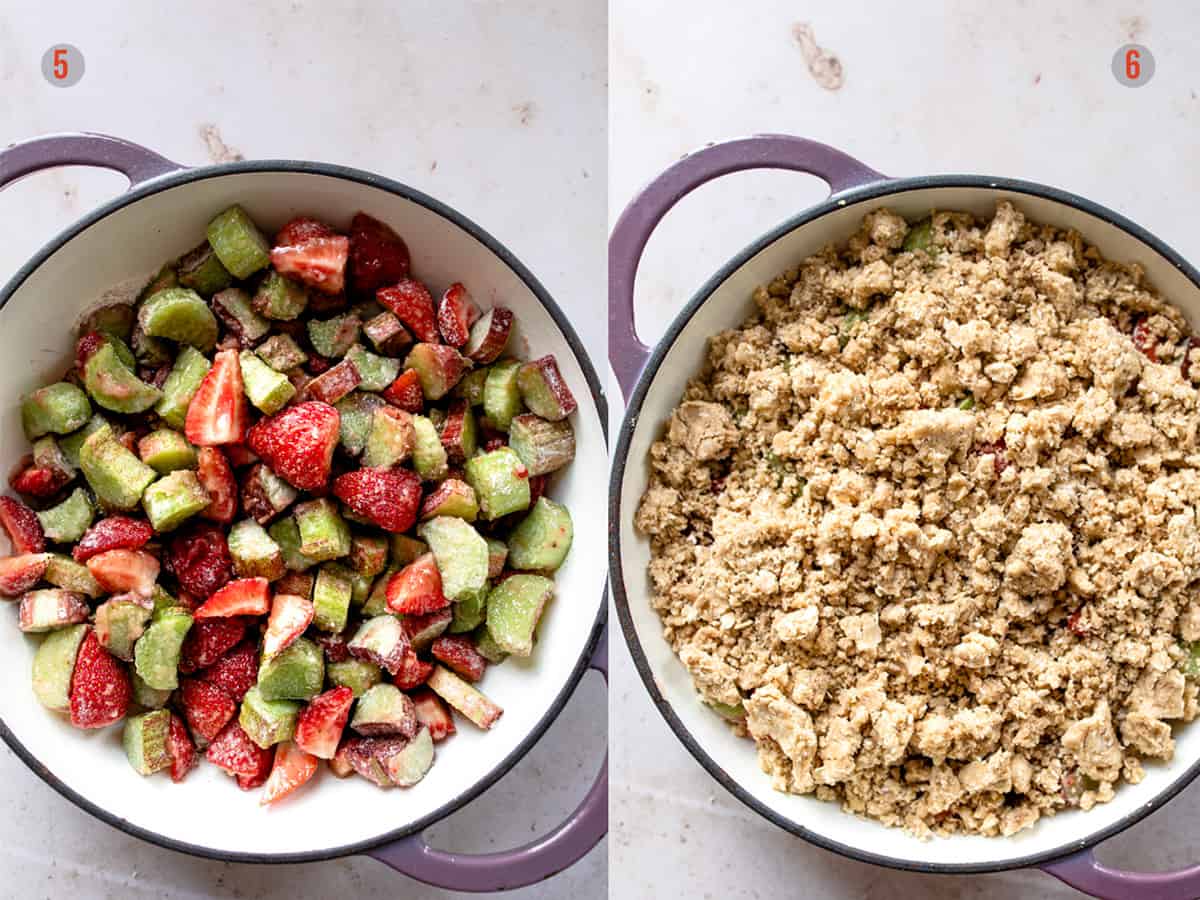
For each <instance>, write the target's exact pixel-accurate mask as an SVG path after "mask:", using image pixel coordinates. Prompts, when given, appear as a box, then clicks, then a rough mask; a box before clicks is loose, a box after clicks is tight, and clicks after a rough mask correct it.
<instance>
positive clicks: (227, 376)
mask: <svg viewBox="0 0 1200 900" xmlns="http://www.w3.org/2000/svg"><path fill="white" fill-rule="evenodd" d="M248 424H249V418H248V411H247V408H246V394H245V391H244V388H243V386H242V368H241V364H240V363H239V362H238V352H237V351H236V350H221V351H219V352H218V353H217V355H216V357H215V358H214V359H213V364H212V368H211V369H209V370H208V374H207V375H205V376H204V380H203V381H201V382H200V387H199V388H197V389H196V393H195V394H194V395H193V396H192V402H191V403H190V404H188V410H187V418H186V419H185V420H184V426H183V430H184V434H186V435H187V439H188V440H189V441H191V442H192V443H193V444H195V445H196V446H197V447H212V446H215V445H217V444H240V443H241V442H242V441H243V440H244V439H245V436H246V426H247V425H248Z"/></svg>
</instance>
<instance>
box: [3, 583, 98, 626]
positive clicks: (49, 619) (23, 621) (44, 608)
mask: <svg viewBox="0 0 1200 900" xmlns="http://www.w3.org/2000/svg"><path fill="white" fill-rule="evenodd" d="M89 612H90V610H89V609H88V607H87V603H86V602H85V598H84V596H83V594H76V593H74V592H72V591H64V590H63V589H62V588H43V589H41V590H36V591H26V592H25V593H24V594H22V595H21V608H20V611H19V614H18V623H19V624H18V627H19V628H20V629H21V631H23V632H25V633H26V634H41V633H42V632H45V631H57V630H58V629H60V628H65V627H67V626H68V625H77V624H79V623H80V622H84V621H86V620H87V618H88V614H89Z"/></svg>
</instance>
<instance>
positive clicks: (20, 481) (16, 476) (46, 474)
mask: <svg viewBox="0 0 1200 900" xmlns="http://www.w3.org/2000/svg"><path fill="white" fill-rule="evenodd" d="M71 477H72V476H71V475H70V474H69V473H67V472H63V471H61V470H59V469H51V468H49V467H48V466H35V465H32V464H29V465H25V466H22V467H21V468H20V469H18V470H17V471H16V472H14V473H13V474H12V475H11V476H10V477H9V479H8V486H9V487H10V488H12V489H13V490H14V491H16V492H17V493H18V494H24V495H25V496H27V497H36V498H38V499H39V500H46V499H48V498H50V497H53V496H54V495H55V494H57V493H58V492H59V491H61V490H62V489H63V487H65V486H66V485H67V484H69V483H70V481H71Z"/></svg>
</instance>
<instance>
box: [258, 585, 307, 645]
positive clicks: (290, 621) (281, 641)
mask: <svg viewBox="0 0 1200 900" xmlns="http://www.w3.org/2000/svg"><path fill="white" fill-rule="evenodd" d="M312 619H313V605H312V601H311V600H309V599H308V598H307V597H298V596H296V595H295V594H276V595H275V600H274V601H273V602H272V603H271V615H270V617H269V618H268V619H267V633H266V634H265V635H264V636H263V656H264V657H271V656H274V655H275V654H276V653H278V652H279V651H280V650H283V649H284V648H285V647H288V646H290V645H291V643H292V642H293V641H294V640H296V638H298V637H300V635H302V634H304V629H305V628H307V627H308V626H309V625H310V624H311V623H312Z"/></svg>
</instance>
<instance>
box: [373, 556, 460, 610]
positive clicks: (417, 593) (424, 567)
mask: <svg viewBox="0 0 1200 900" xmlns="http://www.w3.org/2000/svg"><path fill="white" fill-rule="evenodd" d="M387 605H388V609H389V610H391V611H392V612H394V613H400V614H402V615H423V614H425V613H430V612H433V611H434V610H438V609H445V608H446V607H447V606H449V605H450V600H449V599H448V598H447V597H446V595H445V594H444V593H442V573H441V572H439V571H438V567H437V561H436V560H435V559H434V556H433V554H432V553H426V554H424V555H423V556H419V557H417V558H416V559H415V560H413V561H412V562H411V563H409V564H408V565H407V566H405V567H404V568H403V569H401V570H400V571H399V572H397V573H396V574H395V575H393V576H392V577H391V578H389V579H388V583H387Z"/></svg>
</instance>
